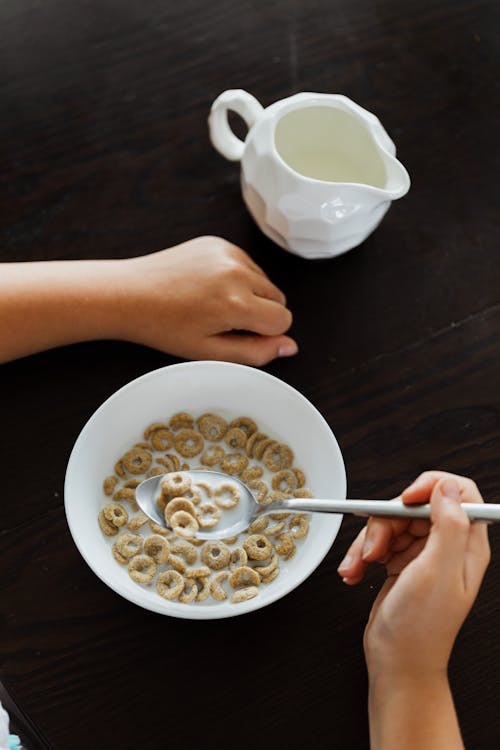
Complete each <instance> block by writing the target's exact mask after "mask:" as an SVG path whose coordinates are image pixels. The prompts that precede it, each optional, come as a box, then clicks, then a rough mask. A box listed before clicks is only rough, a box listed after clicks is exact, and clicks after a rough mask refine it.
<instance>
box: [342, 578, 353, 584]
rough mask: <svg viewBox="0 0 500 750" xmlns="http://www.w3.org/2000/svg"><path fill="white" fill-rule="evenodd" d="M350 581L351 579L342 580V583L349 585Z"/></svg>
mask: <svg viewBox="0 0 500 750" xmlns="http://www.w3.org/2000/svg"><path fill="white" fill-rule="evenodd" d="M350 580H351V579H350V578H342V583H349V581H350Z"/></svg>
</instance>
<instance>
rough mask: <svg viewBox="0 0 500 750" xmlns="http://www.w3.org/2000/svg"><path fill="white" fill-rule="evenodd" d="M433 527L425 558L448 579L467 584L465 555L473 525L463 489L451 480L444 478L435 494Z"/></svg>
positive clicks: (434, 491)
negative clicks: (462, 504)
mask: <svg viewBox="0 0 500 750" xmlns="http://www.w3.org/2000/svg"><path fill="white" fill-rule="evenodd" d="M431 520H432V525H431V529H430V533H429V539H428V543H427V546H426V550H425V554H426V555H429V556H432V558H433V559H434V562H435V564H436V568H437V569H438V570H439V571H440V573H442V574H444V576H445V578H446V577H447V576H451V577H452V578H453V579H454V578H455V577H456V576H459V578H460V579H461V581H462V583H463V584H465V581H464V568H465V552H466V549H467V544H468V540H469V532H470V523H469V519H468V518H467V516H466V515H465V513H464V511H463V510H462V508H461V507H460V485H459V483H458V481H457V480H456V479H454V478H451V477H446V478H441V479H440V480H439V481H438V483H437V484H436V486H435V487H434V489H433V490H432V494H431Z"/></svg>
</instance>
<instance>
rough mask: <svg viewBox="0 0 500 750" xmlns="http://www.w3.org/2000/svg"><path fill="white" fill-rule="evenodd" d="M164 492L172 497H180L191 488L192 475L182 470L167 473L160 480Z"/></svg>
mask: <svg viewBox="0 0 500 750" xmlns="http://www.w3.org/2000/svg"><path fill="white" fill-rule="evenodd" d="M160 487H161V491H162V493H164V494H165V495H170V496H171V497H180V496H181V495H184V494H185V493H186V492H188V491H189V490H190V489H191V477H190V476H189V474H183V473H182V472H180V471H175V472H172V473H171V474H165V477H164V478H163V479H162V480H161V482H160Z"/></svg>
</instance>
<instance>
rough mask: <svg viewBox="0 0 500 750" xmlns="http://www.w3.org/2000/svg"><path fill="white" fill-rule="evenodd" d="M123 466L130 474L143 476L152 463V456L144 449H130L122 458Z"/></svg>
mask: <svg viewBox="0 0 500 750" xmlns="http://www.w3.org/2000/svg"><path fill="white" fill-rule="evenodd" d="M122 461H123V466H124V467H125V469H126V470H127V471H128V472H129V473H130V474H144V473H145V472H146V471H147V470H148V469H149V467H150V466H151V464H152V462H153V456H152V455H151V453H150V452H149V451H145V450H144V448H132V449H131V450H129V451H127V452H126V453H125V455H124V456H123V458H122Z"/></svg>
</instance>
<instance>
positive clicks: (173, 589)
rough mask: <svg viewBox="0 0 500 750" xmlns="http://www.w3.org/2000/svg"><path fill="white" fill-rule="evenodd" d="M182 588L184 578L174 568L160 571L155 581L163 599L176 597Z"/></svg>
mask: <svg viewBox="0 0 500 750" xmlns="http://www.w3.org/2000/svg"><path fill="white" fill-rule="evenodd" d="M183 589H184V578H183V577H182V576H181V574H180V573H178V572H177V571H176V570H166V571H165V572H164V573H160V575H159V576H158V578H157V581H156V590H157V592H158V593H159V595H160V596H162V597H163V598H164V599H169V600H171V599H177V597H178V596H179V594H181V593H182V591H183Z"/></svg>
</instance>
